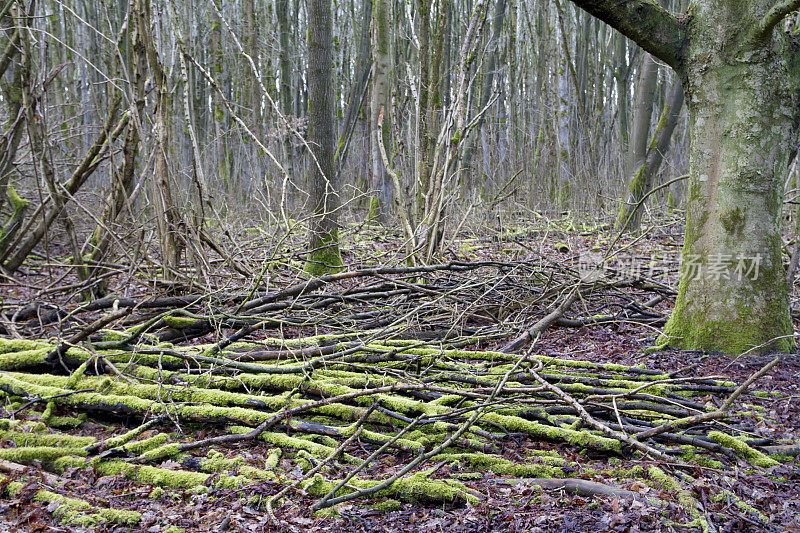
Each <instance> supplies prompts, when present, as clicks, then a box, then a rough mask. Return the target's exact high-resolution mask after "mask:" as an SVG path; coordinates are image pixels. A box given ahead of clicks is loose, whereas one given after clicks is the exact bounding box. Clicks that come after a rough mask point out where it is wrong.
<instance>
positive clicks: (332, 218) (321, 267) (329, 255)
mask: <svg viewBox="0 0 800 533" xmlns="http://www.w3.org/2000/svg"><path fill="white" fill-rule="evenodd" d="M331 19H332V15H331V0H310V1H309V4H308V130H309V131H308V137H309V143H308V144H309V147H310V149H311V154H310V155H311V162H310V166H309V176H308V186H309V200H310V201H311V208H312V210H313V213H312V218H311V221H310V225H311V234H310V244H309V252H308V259H307V261H306V265H305V271H306V272H308V273H309V274H312V275H315V276H319V275H322V274H326V273H328V272H332V271H338V270H340V268H341V266H342V256H341V253H340V251H339V232H338V211H339V208H340V205H341V200H340V198H339V184H338V183H337V181H336V173H335V167H334V156H335V152H336V131H335V127H334V109H335V107H334V99H333V66H332V65H333V33H332V21H331Z"/></svg>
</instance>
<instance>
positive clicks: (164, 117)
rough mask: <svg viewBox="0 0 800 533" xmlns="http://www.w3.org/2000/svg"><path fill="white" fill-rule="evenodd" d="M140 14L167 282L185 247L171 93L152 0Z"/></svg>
mask: <svg viewBox="0 0 800 533" xmlns="http://www.w3.org/2000/svg"><path fill="white" fill-rule="evenodd" d="M137 2H139V4H138V9H137V12H139V13H143V14H144V17H145V18H144V21H143V26H141V27H140V29H141V30H142V41H143V43H144V46H145V50H146V52H147V62H148V65H149V67H150V73H151V75H152V76H153V80H154V82H155V83H154V85H155V91H156V110H155V114H156V120H155V141H156V148H155V149H156V155H155V176H154V182H153V196H154V204H155V218H156V226H157V228H158V235H159V245H160V247H161V260H162V262H163V266H164V271H163V276H164V279H167V280H171V279H174V273H175V271H176V270H177V268H178V265H179V263H180V256H181V249H182V245H181V242H180V239H181V236H182V233H183V232H182V231H181V229H180V228H181V226H182V223H181V221H180V215H179V213H178V209H177V206H176V205H175V203H174V202H173V200H172V188H171V186H170V179H169V164H168V162H167V161H168V156H167V154H168V152H169V149H170V138H169V131H170V129H169V105H170V93H169V87H168V86H167V83H168V82H167V78H166V74H165V72H164V67H163V65H162V63H161V58H160V56H159V52H158V49H157V45H156V42H155V39H154V36H153V35H152V33H151V32H150V24H152V23H153V21H155V20H156V19H155V18H153V12H152V11H151V4H150V2H151V0H137Z"/></svg>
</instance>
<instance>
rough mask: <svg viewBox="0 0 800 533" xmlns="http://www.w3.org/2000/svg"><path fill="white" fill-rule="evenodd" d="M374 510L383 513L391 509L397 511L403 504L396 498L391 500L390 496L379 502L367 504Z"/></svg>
mask: <svg viewBox="0 0 800 533" xmlns="http://www.w3.org/2000/svg"><path fill="white" fill-rule="evenodd" d="M369 507H370V508H372V509H375V510H376V511H381V512H383V513H390V512H392V511H399V510H400V509H402V508H403V504H402V503H400V502H399V501H397V500H392V499H391V498H389V499H386V500H383V501H381V502H377V503H374V504H372V505H370V506H369Z"/></svg>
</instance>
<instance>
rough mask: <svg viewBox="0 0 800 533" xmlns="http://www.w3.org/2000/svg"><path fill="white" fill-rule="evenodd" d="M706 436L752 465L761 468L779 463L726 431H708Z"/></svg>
mask: <svg viewBox="0 0 800 533" xmlns="http://www.w3.org/2000/svg"><path fill="white" fill-rule="evenodd" d="M708 437H709V438H711V439H714V440H715V441H717V442H718V443H720V444H722V445H723V446H725V447H727V448H731V449H732V450H733V451H735V452H736V453H737V454H739V455H740V456H741V457H742V458H744V459H745V460H746V461H747V462H748V463H750V464H752V465H755V466H760V467H762V468H769V467H771V466H777V465H779V464H780V463H779V462H778V461H776V460H774V459H770V458H769V457H768V456H766V455H764V454H763V453H761V452H760V451H758V450H756V449H755V448H751V447H750V446H748V445H747V443H745V442H744V441H742V440H739V439H737V438H736V437H733V436H731V435H728V434H726V433H722V432H721V431H710V432H709V433H708Z"/></svg>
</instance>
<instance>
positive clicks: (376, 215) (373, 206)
mask: <svg viewBox="0 0 800 533" xmlns="http://www.w3.org/2000/svg"><path fill="white" fill-rule="evenodd" d="M380 216H381V201H380V199H379V198H378V197H376V196H372V197H370V199H369V211H368V213H367V220H368V221H370V222H371V221H375V220H379V219H380Z"/></svg>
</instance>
